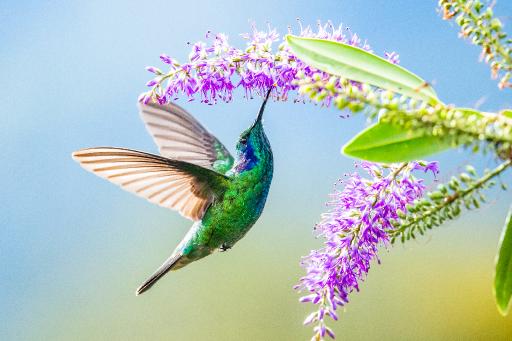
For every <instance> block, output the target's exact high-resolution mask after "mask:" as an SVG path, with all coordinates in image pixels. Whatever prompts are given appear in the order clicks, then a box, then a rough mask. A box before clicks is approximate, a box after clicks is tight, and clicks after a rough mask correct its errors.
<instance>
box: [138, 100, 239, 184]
mask: <svg viewBox="0 0 512 341" xmlns="http://www.w3.org/2000/svg"><path fill="white" fill-rule="evenodd" d="M139 110H140V115H141V118H142V120H143V121H144V124H145V125H146V128H147V130H148V131H149V133H150V134H151V136H153V139H154V140H155V143H156V144H157V146H158V148H159V150H160V154H161V155H162V156H165V157H168V158H171V159H173V160H182V161H187V162H190V163H193V164H196V165H199V166H202V167H205V168H209V169H213V170H215V171H217V172H219V173H222V174H225V173H226V172H227V171H228V170H230V169H231V167H232V166H233V161H234V160H233V156H231V154H230V153H229V151H228V150H227V149H226V147H224V145H223V144H222V143H221V142H220V141H219V140H218V139H217V138H216V137H215V136H213V135H212V134H211V133H210V132H209V131H208V130H206V128H205V127H203V126H202V125H201V124H200V123H199V122H198V121H197V120H196V119H195V118H194V117H193V116H192V115H191V114H190V113H188V112H187V111H186V110H184V109H183V108H181V107H179V106H177V105H176V104H172V103H169V104H166V105H159V104H157V103H152V102H150V103H148V104H143V103H139Z"/></svg>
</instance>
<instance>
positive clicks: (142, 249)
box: [20, 209, 512, 340]
mask: <svg viewBox="0 0 512 341" xmlns="http://www.w3.org/2000/svg"><path fill="white" fill-rule="evenodd" d="M137 213H140V214H142V215H144V213H143V212H137ZM484 213H489V210H485V209H484ZM160 218H161V217H160ZM273 218H274V219H273ZM483 218H484V217H482V216H480V217H478V215H476V214H473V215H472V216H471V217H468V218H467V219H465V218H464V219H461V220H460V221H459V222H458V223H456V224H451V225H450V226H449V227H446V228H441V229H439V230H438V231H435V233H433V235H432V237H423V238H420V239H419V240H418V241H412V242H409V243H408V244H406V245H405V246H402V245H397V246H395V247H394V248H393V249H391V250H390V252H386V251H385V250H383V252H382V253H381V255H382V264H381V265H380V266H378V265H376V264H374V266H373V267H372V269H371V271H370V275H369V278H368V280H367V282H366V283H365V284H363V285H362V287H361V292H360V293H358V294H354V295H353V296H352V301H351V302H350V304H349V305H348V306H347V308H346V312H345V313H343V314H340V321H339V322H337V323H332V324H331V326H332V327H333V328H334V330H335V331H336V334H337V336H338V338H342V339H344V340H377V339H379V340H489V339H493V340H510V335H512V320H511V318H510V317H507V318H501V317H499V314H498V312H497V310H496V307H495V304H494V301H493V295H492V291H491V283H492V266H493V257H494V255H493V254H492V252H490V250H492V246H493V245H494V244H495V240H493V238H491V237H488V236H487V235H486V233H485V226H484V225H485V219H483ZM148 219H149V221H151V222H154V219H151V218H149V217H148ZM140 221H142V219H141V220H140ZM140 221H139V222H140ZM273 221H279V218H278V217H272V216H270V217H269V216H267V217H266V219H263V223H261V224H260V223H258V224H257V225H256V226H255V228H254V229H253V230H252V231H251V232H250V233H249V234H248V235H247V236H246V238H244V239H243V240H242V241H240V242H239V243H238V244H237V245H236V246H235V247H234V248H233V249H232V250H229V251H227V252H225V253H222V254H214V255H212V256H210V257H207V258H205V259H203V260H200V261H198V262H196V263H194V264H192V265H190V266H188V267H186V268H184V269H180V270H179V271H176V272H171V273H170V274H169V275H168V276H166V277H165V278H164V279H162V280H161V281H160V282H159V283H158V284H157V285H156V286H155V287H154V288H153V289H152V290H151V291H149V292H148V293H146V294H145V295H142V296H139V297H136V296H134V294H133V289H134V288H135V287H136V286H137V285H138V284H139V283H138V282H139V280H141V279H143V278H144V276H145V274H147V273H149V272H150V271H152V270H153V266H154V264H155V262H158V261H159V260H160V259H161V258H162V257H163V256H165V255H166V254H167V252H169V250H170V248H169V246H170V245H172V244H173V243H174V241H173V239H175V238H178V237H179V231H176V230H171V229H167V228H166V227H165V226H163V225H164V224H163V223H162V224H160V223H159V224H158V226H156V228H155V230H156V231H154V232H151V236H144V237H143V238H142V240H139V241H138V242H136V241H135V240H130V239H127V238H123V240H122V243H123V244H124V246H117V247H115V248H113V249H112V250H100V251H99V253H98V254H97V255H96V256H94V257H91V258H90V260H89V261H88V262H86V263H85V264H75V265H76V266H77V267H78V268H77V269H68V270H67V271H68V272H70V273H73V274H74V276H76V277H78V278H80V280H78V279H75V280H71V281H65V283H66V285H64V286H62V291H61V295H62V296H64V297H66V300H60V299H59V298H58V297H54V298H53V299H55V301H53V302H52V303H51V305H45V306H41V305H40V304H39V305H36V306H37V309H36V310H34V311H33V313H34V314H38V315H39V316H38V318H37V319H34V320H32V321H31V323H33V324H32V325H31V328H30V329H29V330H25V332H24V336H27V337H28V338H30V339H54V340H55V339H58V340H69V339H81V340H92V339H95V340H107V339H109V340H112V339H118V340H142V339H153V340H164V339H166V340H305V339H309V337H310V334H311V330H310V328H309V327H304V326H301V321H302V320H303V318H304V316H305V315H306V313H307V312H308V311H309V310H308V309H309V308H310V306H309V305H307V304H300V303H298V302H297V298H298V295H296V294H295V293H294V292H293V290H292V286H293V285H294V284H295V279H296V278H298V276H300V275H301V274H302V271H301V270H300V268H299V267H298V265H297V260H298V259H299V257H300V255H301V252H302V250H306V249H307V247H308V245H306V244H305V241H308V238H307V234H308V232H306V231H304V230H303V229H302V228H301V229H300V231H299V229H298V231H297V232H296V235H295V238H296V239H295V240H291V237H290V235H289V234H288V233H284V232H285V231H289V229H288V228H285V229H284V230H280V227H279V226H277V225H274V224H272V222H273ZM139 222H133V223H130V222H128V221H115V222H113V223H112V224H114V225H113V226H105V228H112V229H113V230H115V231H117V233H119V234H121V233H122V229H120V228H119V226H120V225H123V224H125V225H124V228H127V227H128V228H129V227H130V226H132V225H133V224H137V223H139ZM303 227H305V226H303ZM166 230H167V231H166ZM465 231H467V232H470V234H471V235H467V234H466V233H465ZM497 232H498V231H496V233H493V237H496V236H497V234H498V233H497ZM461 233H462V234H464V237H462V239H463V240H464V244H463V245H461V246H460V247H458V246H457V245H453V241H454V240H461V236H460V234H461ZM130 235H131V236H133V235H134V233H130ZM269 235H272V236H273V238H268V236H269ZM494 235H496V236H494ZM139 239H140V238H139ZM176 240H177V239H176ZM297 241H299V243H297ZM134 244H139V246H137V247H136V249H135V250H132V253H131V254H127V252H128V251H129V250H128V245H131V246H133V245H134ZM308 244H309V242H308ZM484 250H485V251H484ZM144 253H146V254H147V255H146V256H144V258H143V259H137V258H136V257H137V256H136V255H137V254H138V255H139V256H140V255H142V254H144ZM98 256H99V257H100V258H98ZM84 272H86V273H87V274H88V275H87V276H85V275H84ZM41 294H42V293H41ZM34 303H37V302H31V305H32V306H33V305H34ZM20 308H23V307H20Z"/></svg>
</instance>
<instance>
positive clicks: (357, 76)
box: [286, 35, 440, 104]
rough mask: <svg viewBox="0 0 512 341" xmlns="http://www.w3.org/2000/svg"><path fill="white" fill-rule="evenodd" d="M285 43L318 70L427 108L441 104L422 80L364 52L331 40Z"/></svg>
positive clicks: (290, 40)
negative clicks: (424, 105) (398, 95)
mask: <svg viewBox="0 0 512 341" xmlns="http://www.w3.org/2000/svg"><path fill="white" fill-rule="evenodd" d="M286 39H287V42H288V44H289V45H290V47H291V48H292V50H293V52H294V53H295V54H296V55H297V57H298V58H299V59H301V60H302V61H304V62H305V63H307V64H309V65H311V66H313V67H315V68H317V69H319V70H322V71H324V72H327V73H330V74H332V75H336V76H340V77H343V78H346V79H350V80H354V81H358V82H361V83H367V84H370V85H374V86H377V87H379V88H382V89H385V90H390V91H393V92H396V93H399V94H403V95H406V96H409V97H412V98H416V99H419V100H423V101H426V102H428V103H429V104H436V103H440V101H439V99H438V98H437V95H436V93H435V91H434V89H433V88H432V87H431V86H430V85H428V83H427V82H425V81H424V80H423V79H421V78H420V77H418V76H416V75H415V74H413V73H412V72H410V71H408V70H406V69H404V68H403V67H401V66H398V65H395V64H393V63H390V62H388V61H387V60H385V59H383V58H381V57H379V56H376V55H374V54H372V53H369V52H367V51H365V50H362V49H360V48H357V47H354V46H351V45H347V44H343V43H339V42H335V41H331V40H323V39H314V38H301V37H296V36H292V35H288V36H287V37H286Z"/></svg>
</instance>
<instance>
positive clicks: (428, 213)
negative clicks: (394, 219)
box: [390, 160, 512, 237]
mask: <svg viewBox="0 0 512 341" xmlns="http://www.w3.org/2000/svg"><path fill="white" fill-rule="evenodd" d="M510 165H512V160H507V161H505V162H503V163H502V164H500V165H499V166H498V167H496V168H495V169H493V170H492V171H491V172H489V173H487V174H486V175H484V176H483V177H481V178H480V179H478V180H477V181H475V182H474V183H472V184H471V185H470V186H468V187H467V188H466V189H464V190H462V191H460V192H456V193H454V194H453V195H450V196H448V197H446V198H445V200H444V201H443V202H442V203H440V204H438V205H436V206H435V207H434V208H432V209H431V210H428V211H425V212H424V213H423V214H421V215H419V216H417V217H415V218H414V219H413V220H411V221H410V222H408V223H407V224H404V225H402V226H400V227H399V228H398V229H396V230H395V231H391V232H390V237H396V236H398V235H400V234H402V233H404V232H405V231H406V230H407V229H408V228H410V227H411V226H415V225H416V224H417V223H418V222H420V221H422V220H424V219H426V218H428V217H430V216H432V215H433V214H435V213H436V212H438V211H440V210H442V209H443V208H445V207H447V206H449V205H450V204H452V203H453V202H454V201H456V200H458V199H462V198H464V197H465V196H467V195H469V194H471V193H472V192H473V191H475V190H477V189H479V188H481V187H482V186H483V185H484V184H485V183H487V182H488V181H489V180H491V179H492V178H494V177H496V176H498V175H499V174H501V173H502V172H503V171H505V170H506V169H507V168H508V167H509V166H510Z"/></svg>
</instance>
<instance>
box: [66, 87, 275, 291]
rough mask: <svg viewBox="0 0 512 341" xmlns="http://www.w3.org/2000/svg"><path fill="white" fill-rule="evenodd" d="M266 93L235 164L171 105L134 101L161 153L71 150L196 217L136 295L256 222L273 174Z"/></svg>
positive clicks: (135, 189)
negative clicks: (264, 119)
mask: <svg viewBox="0 0 512 341" xmlns="http://www.w3.org/2000/svg"><path fill="white" fill-rule="evenodd" d="M269 95H270V90H269V92H268V93H267V95H266V97H265V99H264V101H263V104H262V105H261V108H260V111H259V113H258V116H257V118H256V121H254V123H253V124H252V126H251V127H249V129H247V130H246V131H244V132H243V133H242V134H241V135H240V138H239V140H238V144H237V145H236V150H237V161H236V163H235V162H234V159H233V157H232V156H231V154H230V153H229V152H228V150H227V149H226V148H225V147H224V145H223V144H222V143H221V142H220V141H219V140H218V139H217V138H215V136H213V135H212V134H210V133H209V132H208V130H206V129H205V128H204V127H203V126H202V125H201V124H200V123H199V122H198V121H197V120H196V119H194V117H193V116H192V115H191V114H189V113H188V112H187V111H185V110H184V109H182V108H180V107H179V106H177V105H175V104H166V105H158V104H155V103H150V104H139V109H140V114H141V117H142V120H143V121H144V123H145V125H146V128H147V130H148V131H149V133H150V134H151V135H152V136H153V139H154V140H155V142H156V144H157V145H158V148H159V151H160V154H161V155H154V154H149V153H145V152H140V151H136V150H131V149H125V148H114V147H96V148H86V149H81V150H78V151H76V152H74V153H73V159H74V160H76V161H78V162H79V163H80V165H81V166H82V167H84V168H85V169H86V170H88V171H91V172H93V173H95V174H96V175H98V176H101V177H102V178H105V179H107V180H110V181H111V182H113V183H115V184H117V185H119V186H121V187H122V188H123V189H125V190H127V191H130V192H132V193H134V194H137V195H139V196H141V197H143V198H146V199H147V200H149V201H150V202H152V203H155V204H157V205H160V206H163V207H166V208H170V209H173V210H177V211H178V212H179V213H181V215H183V216H184V217H186V218H189V219H191V220H192V221H194V224H193V225H192V227H191V228H190V230H189V231H188V233H187V234H186V235H185V237H184V238H183V240H182V241H181V242H180V244H179V245H178V246H177V247H176V249H175V250H174V252H173V253H172V254H171V256H170V257H169V258H168V259H167V260H166V261H165V262H164V263H163V264H162V265H161V266H160V267H159V268H158V269H157V270H156V271H155V272H154V274H153V275H151V276H150V277H149V278H148V279H147V280H146V281H145V282H144V283H143V284H142V285H141V286H140V287H139V288H138V289H137V291H136V295H139V294H142V293H143V292H145V291H146V290H148V289H149V288H151V286H153V284H155V283H156V282H157V281H158V280H159V279H160V278H162V276H164V275H165V274H166V273H167V272H168V271H170V270H177V269H180V268H182V267H184V266H186V265H188V264H190V263H192V262H194V261H196V260H198V259H201V258H203V257H205V256H208V255H210V254H212V253H213V252H214V251H216V250H220V251H226V250H228V249H230V248H231V247H232V246H233V245H234V244H235V243H236V242H237V241H238V240H240V239H241V238H242V237H243V236H244V235H245V234H246V233H247V231H249V229H250V228H251V227H252V226H253V225H254V223H255V222H256V220H258V218H259V216H260V215H261V212H262V211H263V207H264V206H265V201H266V199H267V194H268V191H269V188H270V183H271V181H272V173H273V157H272V149H271V148H270V143H269V142H268V139H267V136H266V135H265V132H264V131H263V125H262V117H263V111H264V109H265V104H266V102H267V100H268V97H269Z"/></svg>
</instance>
